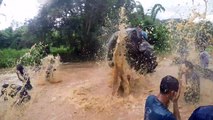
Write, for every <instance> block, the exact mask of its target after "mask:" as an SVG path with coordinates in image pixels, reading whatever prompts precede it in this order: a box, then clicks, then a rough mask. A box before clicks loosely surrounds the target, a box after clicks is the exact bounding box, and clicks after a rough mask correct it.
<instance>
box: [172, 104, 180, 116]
mask: <svg viewBox="0 0 213 120" xmlns="http://www.w3.org/2000/svg"><path fill="white" fill-rule="evenodd" d="M173 114H174V115H175V117H176V119H177V120H181V117H180V112H179V108H178V102H173Z"/></svg>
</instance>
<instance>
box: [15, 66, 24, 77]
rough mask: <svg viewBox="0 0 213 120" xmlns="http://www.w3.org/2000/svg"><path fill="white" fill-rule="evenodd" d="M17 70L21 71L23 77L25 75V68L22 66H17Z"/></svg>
mask: <svg viewBox="0 0 213 120" xmlns="http://www.w3.org/2000/svg"><path fill="white" fill-rule="evenodd" d="M16 70H17V71H19V72H20V73H21V74H22V75H23V74H24V67H23V65H21V64H18V65H17V66H16Z"/></svg>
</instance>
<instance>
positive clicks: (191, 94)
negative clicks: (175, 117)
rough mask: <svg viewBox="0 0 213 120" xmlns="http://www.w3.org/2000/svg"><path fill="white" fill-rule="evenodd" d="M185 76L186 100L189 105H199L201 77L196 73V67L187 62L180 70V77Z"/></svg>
mask: <svg viewBox="0 0 213 120" xmlns="http://www.w3.org/2000/svg"><path fill="white" fill-rule="evenodd" d="M183 75H184V76H185V85H186V91H185V92H184V99H185V101H186V102H187V103H193V104H194V103H197V102H199V99H200V77H199V75H198V74H197V73H196V72H195V71H194V65H193V64H192V63H191V62H189V61H185V62H184V64H183V65H182V66H181V68H180V73H179V77H180V78H182V76H183Z"/></svg>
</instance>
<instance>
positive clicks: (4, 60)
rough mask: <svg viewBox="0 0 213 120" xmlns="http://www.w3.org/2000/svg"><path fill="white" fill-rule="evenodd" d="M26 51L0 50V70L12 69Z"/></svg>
mask: <svg viewBox="0 0 213 120" xmlns="http://www.w3.org/2000/svg"><path fill="white" fill-rule="evenodd" d="M27 51H28V49H22V50H15V49H2V50H0V56H1V59H0V68H6V67H14V66H15V65H16V63H17V61H18V60H19V58H20V57H21V56H23V55H24V53H26V52H27Z"/></svg>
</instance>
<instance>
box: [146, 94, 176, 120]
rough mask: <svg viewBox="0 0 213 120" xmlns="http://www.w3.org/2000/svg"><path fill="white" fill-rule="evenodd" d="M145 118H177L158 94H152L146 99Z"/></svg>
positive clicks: (163, 119)
mask: <svg viewBox="0 0 213 120" xmlns="http://www.w3.org/2000/svg"><path fill="white" fill-rule="evenodd" d="M144 120H176V118H175V116H174V115H173V114H172V113H171V112H170V111H169V110H168V109H167V107H166V106H164V105H163V103H161V102H160V101H159V100H158V99H157V97H156V96H154V95H150V96H149V97H148V98H147V100H146V105H145V113H144Z"/></svg>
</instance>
